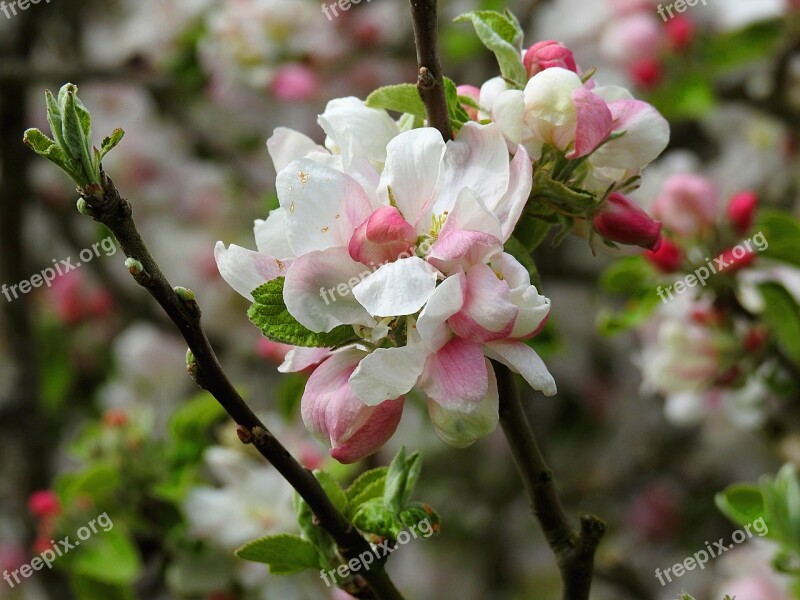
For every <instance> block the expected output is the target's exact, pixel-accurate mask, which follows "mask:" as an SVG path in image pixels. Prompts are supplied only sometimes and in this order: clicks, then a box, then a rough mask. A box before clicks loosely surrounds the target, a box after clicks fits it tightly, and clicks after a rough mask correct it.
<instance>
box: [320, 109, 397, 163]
mask: <svg viewBox="0 0 800 600" xmlns="http://www.w3.org/2000/svg"><path fill="white" fill-rule="evenodd" d="M318 121H319V124H320V126H321V127H322V129H324V130H325V133H327V134H328V138H329V139H328V140H327V142H326V146H329V147H333V149H334V150H337V149H338V150H339V151H341V153H342V154H343V155H346V154H359V155H363V156H366V157H367V158H368V159H369V160H370V162H372V163H373V164H376V165H383V163H384V162H386V146H387V145H388V144H389V141H390V140H391V139H392V138H393V137H394V136H396V135H397V134H398V133H399V132H400V130H399V128H398V126H397V123H395V122H394V121H393V120H392V118H391V117H390V116H389V113H387V112H386V111H385V110H381V109H377V108H370V107H368V106H367V105H366V104H364V101H363V100H360V99H358V98H355V97H353V96H350V97H347V98H335V99H334V100H331V101H330V102H328V105H327V106H326V107H325V112H324V113H322V114H321V115H320V116H319V119H318ZM347 163H348V159H347V158H345V165H347Z"/></svg>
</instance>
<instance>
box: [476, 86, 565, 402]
mask: <svg viewBox="0 0 800 600" xmlns="http://www.w3.org/2000/svg"><path fill="white" fill-rule="evenodd" d="M542 72H543V73H544V71H542ZM484 348H485V352H486V356H488V357H489V358H492V359H494V360H496V361H499V362H501V363H503V364H504V365H506V366H507V367H508V368H509V369H511V370H512V371H514V372H515V373H519V374H520V375H522V377H523V378H524V379H525V381H527V382H528V384H530V386H531V387H532V388H533V389H535V390H539V391H540V392H542V393H543V394H544V395H545V396H554V395H555V394H556V391H557V390H556V382H555V379H553V376H552V375H550V371H548V370H547V366H546V365H545V364H544V361H543V360H542V359H541V358H539V355H538V354H536V352H535V351H534V350H533V348H531V347H530V346H527V345H525V344H523V343H522V342H513V341H506V340H502V341H497V342H489V343H488V344H486V345H485V346H484Z"/></svg>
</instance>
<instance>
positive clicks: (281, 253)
mask: <svg viewBox="0 0 800 600" xmlns="http://www.w3.org/2000/svg"><path fill="white" fill-rule="evenodd" d="M283 215H284V210H283V209H282V208H276V209H275V210H273V211H272V212H270V213H269V216H268V217H267V218H266V220H264V219H256V222H255V227H254V228H253V233H254V234H255V237H256V248H258V251H259V252H261V253H262V254H269V255H270V256H274V257H276V258H289V257H293V256H294V252H292V249H291V248H290V247H289V240H288V238H287V237H286V220H285V219H284V216H283Z"/></svg>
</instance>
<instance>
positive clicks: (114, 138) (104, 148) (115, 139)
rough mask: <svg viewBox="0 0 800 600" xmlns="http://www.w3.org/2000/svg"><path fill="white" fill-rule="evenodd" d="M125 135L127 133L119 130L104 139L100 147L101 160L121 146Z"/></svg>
mask: <svg viewBox="0 0 800 600" xmlns="http://www.w3.org/2000/svg"><path fill="white" fill-rule="evenodd" d="M124 135H125V131H123V130H122V129H119V128H117V129H115V130H114V131H112V132H111V135H110V136H108V137H105V138H103V143H102V144H101V145H100V160H103V158H104V157H105V155H106V154H108V153H109V152H110V151H111V150H113V149H114V147H115V146H116V145H117V144H119V142H120V140H121V139H122V137H123V136H124Z"/></svg>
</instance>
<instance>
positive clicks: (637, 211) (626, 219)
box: [592, 192, 661, 251]
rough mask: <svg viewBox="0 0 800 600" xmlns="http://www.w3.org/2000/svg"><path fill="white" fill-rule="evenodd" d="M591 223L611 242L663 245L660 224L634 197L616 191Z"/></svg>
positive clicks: (655, 248) (651, 245) (656, 248)
mask: <svg viewBox="0 0 800 600" xmlns="http://www.w3.org/2000/svg"><path fill="white" fill-rule="evenodd" d="M592 225H594V228H595V230H597V233H599V234H600V235H601V236H603V238H605V239H606V240H609V241H611V242H617V243H620V244H626V245H630V246H641V247H642V248H647V249H649V250H653V251H656V250H658V248H659V246H660V245H661V223H659V222H658V221H654V220H653V219H651V218H650V216H649V215H648V214H647V213H646V212H644V211H643V210H642V209H641V208H640V207H639V205H638V204H636V203H635V202H634V201H633V200H631V199H630V198H628V197H627V196H623V195H622V194H618V193H616V192H615V193H613V194H611V195H610V196H609V197H608V198H606V200H605V202H603V204H601V205H600V209H599V210H598V211H597V212H596V213H595V215H594V217H593V218H592Z"/></svg>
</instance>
